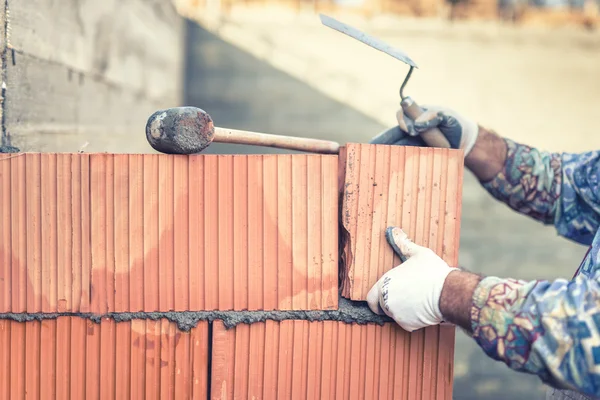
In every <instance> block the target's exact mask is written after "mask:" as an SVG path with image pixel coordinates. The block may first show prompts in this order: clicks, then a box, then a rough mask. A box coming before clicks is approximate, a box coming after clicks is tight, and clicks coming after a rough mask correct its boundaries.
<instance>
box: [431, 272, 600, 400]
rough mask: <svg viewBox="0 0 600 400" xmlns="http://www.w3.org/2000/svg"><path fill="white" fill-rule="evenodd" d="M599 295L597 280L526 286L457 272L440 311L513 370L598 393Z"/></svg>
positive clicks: (560, 385)
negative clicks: (596, 377)
mask: <svg viewBox="0 0 600 400" xmlns="http://www.w3.org/2000/svg"><path fill="white" fill-rule="evenodd" d="M595 278H596V277H595ZM599 294H600V286H599V285H598V282H597V280H596V279H590V278H587V277H585V276H579V277H577V278H576V279H575V280H574V281H570V282H569V281H566V280H556V281H554V282H547V281H531V282H525V281H518V280H513V279H500V278H495V277H486V278H483V279H481V278H480V277H479V276H477V275H474V274H470V273H468V272H463V271H457V272H453V273H451V274H450V275H448V278H447V280H446V283H445V284H444V289H443V291H442V296H441V298H440V310H441V311H442V314H443V316H444V318H445V320H446V321H449V322H452V323H454V324H457V325H459V326H461V327H463V328H464V329H465V330H467V332H468V333H469V334H470V335H471V336H472V337H473V339H474V340H475V341H476V342H477V344H478V345H479V346H480V347H481V348H482V349H483V350H484V352H485V353H486V354H487V355H488V356H489V357H491V358H493V359H495V360H497V361H501V362H503V363H505V364H506V365H507V366H508V367H510V368H511V369H514V370H516V371H519V372H526V373H530V374H535V375H537V376H538V377H540V379H541V380H542V381H543V382H545V383H547V384H549V385H550V386H553V387H556V388H569V389H573V390H578V391H582V392H584V393H587V394H590V395H599V394H600V380H596V379H591V378H590V377H591V375H593V374H595V371H594V369H595V367H596V365H597V364H596V362H595V360H598V359H599V358H600V347H594V346H596V345H595V343H600V334H599V333H598V330H597V329H598V325H599V323H600V295H599ZM469 296H471V299H470V301H467V299H468V298H469ZM587 343H590V345H587ZM592 343H594V345H591V344H592Z"/></svg>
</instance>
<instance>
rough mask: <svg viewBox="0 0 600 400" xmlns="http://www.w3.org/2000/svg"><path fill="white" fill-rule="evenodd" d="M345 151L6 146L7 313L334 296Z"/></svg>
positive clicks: (2, 307) (297, 305) (247, 304)
mask: <svg viewBox="0 0 600 400" xmlns="http://www.w3.org/2000/svg"><path fill="white" fill-rule="evenodd" d="M337 176H338V158H337V156H320V155H293V156H292V155H218V156H217V155H193V156H173V155H166V154H144V155H142V154H56V153H42V154H40V153H25V154H17V155H15V154H6V155H0V201H2V207H1V210H0V213H1V214H0V217H1V221H0V262H1V264H0V277H2V279H1V280H0V289H1V290H2V291H1V294H0V312H55V311H60V312H64V311H68V312H93V313H106V312H124V311H169V310H176V311H183V310H216V309H219V310H243V309H249V310H274V309H294V310H303V309H324V310H325V309H334V308H336V307H337V294H338V290H337V289H338V274H337V269H338V247H337V245H338V236H337V223H338V222H337V221H338V218H337V216H338V193H337V191H336V190H335V188H336V187H337V179H338V178H337Z"/></svg>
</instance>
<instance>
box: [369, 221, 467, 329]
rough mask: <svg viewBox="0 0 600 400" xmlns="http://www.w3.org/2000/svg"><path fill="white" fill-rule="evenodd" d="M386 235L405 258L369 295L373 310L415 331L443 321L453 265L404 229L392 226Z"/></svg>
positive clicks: (384, 276) (387, 273)
mask: <svg viewBox="0 0 600 400" xmlns="http://www.w3.org/2000/svg"><path fill="white" fill-rule="evenodd" d="M386 238H387V240H388V242H389V244H390V245H391V246H392V248H393V249H394V251H395V252H396V253H397V254H398V255H399V256H400V257H401V258H402V259H403V260H405V261H404V262H403V263H402V264H400V265H399V266H397V267H395V268H393V269H391V270H389V271H388V272H386V273H385V274H384V275H383V276H382V277H381V279H379V281H377V283H376V284H375V285H374V286H373V287H372V288H371V290H370V291H369V293H368V294H367V303H368V304H369V308H370V309H371V311H373V312H374V313H377V314H380V315H381V314H382V312H383V313H385V314H386V315H388V316H389V317H391V318H392V319H393V320H394V321H396V323H398V325H400V326H401V327H402V328H403V329H404V330H406V331H408V332H412V331H414V330H417V329H421V328H424V327H427V326H430V325H438V324H440V323H442V322H443V317H442V313H441V311H440V306H439V302H440V296H441V294H442V288H443V287H444V282H445V281H446V277H447V276H448V274H449V273H450V272H452V271H454V270H457V269H456V268H450V267H449V266H448V264H446V262H445V261H443V260H442V259H441V258H440V257H438V256H437V255H436V254H435V253H434V252H433V250H430V249H428V248H426V247H422V246H419V245H416V244H415V243H413V242H412V241H411V240H410V239H409V238H408V237H407V236H406V234H405V233H404V232H403V231H402V230H401V229H400V228H388V229H387V230H386Z"/></svg>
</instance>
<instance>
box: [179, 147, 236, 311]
mask: <svg viewBox="0 0 600 400" xmlns="http://www.w3.org/2000/svg"><path fill="white" fill-rule="evenodd" d="M188 178H189V197H190V208H189V212H190V215H189V218H190V221H189V228H190V233H189V243H190V248H189V252H190V258H189V262H190V265H189V274H190V285H189V290H190V310H203V309H204V307H205V296H204V287H205V283H204V275H205V274H204V267H203V266H204V260H205V258H204V215H205V208H204V158H203V157H202V156H190V157H189V177H188ZM242 270H243V269H242Z"/></svg>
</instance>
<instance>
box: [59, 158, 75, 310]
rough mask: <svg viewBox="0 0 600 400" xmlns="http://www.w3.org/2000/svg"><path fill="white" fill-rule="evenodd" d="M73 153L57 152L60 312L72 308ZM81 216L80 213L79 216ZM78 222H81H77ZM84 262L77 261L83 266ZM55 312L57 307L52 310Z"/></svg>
mask: <svg viewBox="0 0 600 400" xmlns="http://www.w3.org/2000/svg"><path fill="white" fill-rule="evenodd" d="M72 182H73V178H72V176H71V156H70V154H59V155H57V173H56V226H57V232H56V243H55V245H56V246H57V247H56V250H57V252H58V253H57V256H56V267H57V271H56V275H57V276H56V277H57V308H56V310H57V311H59V312H65V311H70V310H72V309H73V290H72V288H73V286H74V285H73V264H72V263H71V258H72V256H73V253H72V249H74V248H75V246H74V244H73V237H74V234H73V219H72V217H73V214H74V213H73V201H72V200H71V184H72ZM78 216H79V217H81V215H80V214H79V215H78ZM78 222H79V221H78ZM80 265H81V264H76V269H80V268H81V267H80ZM53 311H54V310H53Z"/></svg>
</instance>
